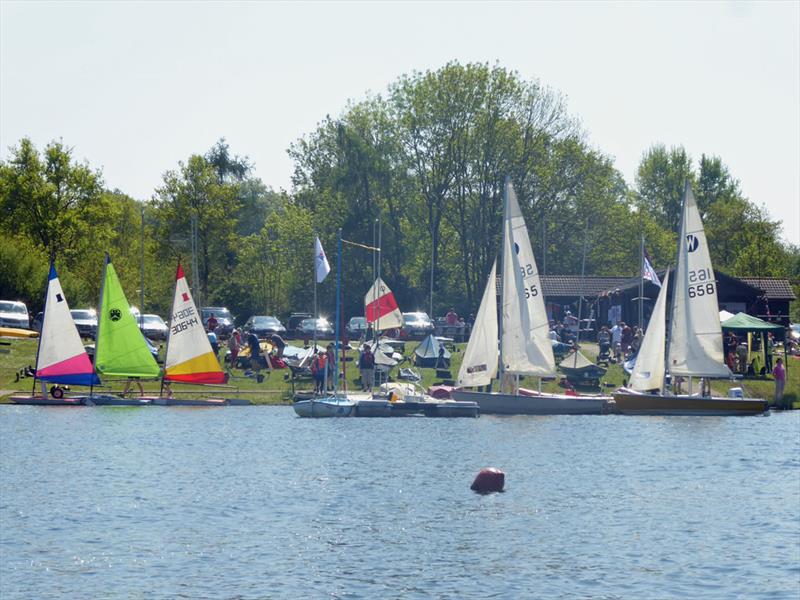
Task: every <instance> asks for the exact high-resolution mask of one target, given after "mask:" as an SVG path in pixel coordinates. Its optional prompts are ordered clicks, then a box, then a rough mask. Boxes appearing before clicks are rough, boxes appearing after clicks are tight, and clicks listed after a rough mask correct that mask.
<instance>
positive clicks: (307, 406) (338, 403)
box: [292, 398, 355, 418]
mask: <svg viewBox="0 0 800 600" xmlns="http://www.w3.org/2000/svg"><path fill="white" fill-rule="evenodd" d="M292 406H293V407H294V412H295V413H296V414H297V416H298V417H314V418H326V417H349V416H351V415H352V414H353V412H354V408H355V402H352V401H350V400H347V399H345V398H311V399H308V400H298V401H296V402H295V403H294V404H293V405H292Z"/></svg>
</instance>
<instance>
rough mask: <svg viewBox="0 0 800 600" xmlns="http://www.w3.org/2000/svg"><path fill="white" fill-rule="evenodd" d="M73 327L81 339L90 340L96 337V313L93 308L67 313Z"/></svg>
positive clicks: (78, 309)
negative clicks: (73, 324)
mask: <svg viewBox="0 0 800 600" xmlns="http://www.w3.org/2000/svg"><path fill="white" fill-rule="evenodd" d="M69 313H70V314H71V315H72V320H73V321H75V327H77V328H78V333H79V334H80V335H81V337H82V338H92V339H94V338H95V337H96V336H97V311H96V310H95V309H93V308H77V309H73V310H71V311H69Z"/></svg>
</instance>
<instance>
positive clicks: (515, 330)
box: [452, 178, 611, 415]
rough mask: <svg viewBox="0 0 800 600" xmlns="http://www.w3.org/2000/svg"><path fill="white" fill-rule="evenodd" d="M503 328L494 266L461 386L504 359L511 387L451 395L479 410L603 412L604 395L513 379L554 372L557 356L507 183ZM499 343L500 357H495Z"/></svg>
mask: <svg viewBox="0 0 800 600" xmlns="http://www.w3.org/2000/svg"><path fill="white" fill-rule="evenodd" d="M501 280H502V281H501V290H502V291H501V294H502V301H501V305H502V327H499V326H498V323H497V308H496V300H495V267H494V266H493V267H492V272H491V273H490V276H489V280H488V281H487V283H486V288H485V290H484V293H483V298H482V300H481V306H480V308H479V309H478V316H477V317H476V321H475V325H474V327H473V332H472V335H471V336H470V340H469V343H468V344H467V349H466V351H465V353H464V360H463V361H462V363H461V368H460V370H459V373H458V385H459V386H460V387H462V388H463V387H475V386H488V385H491V383H492V380H493V379H494V377H495V375H496V374H497V372H498V358H499V359H500V360H501V361H502V362H501V363H500V364H501V365H502V369H501V377H500V380H501V383H504V384H505V387H506V388H508V387H509V384H511V387H513V388H514V389H513V390H512V391H511V392H508V391H500V392H479V391H470V390H465V389H458V390H454V391H453V393H452V395H453V398H455V399H456V400H460V401H474V402H477V403H478V404H479V405H480V410H481V412H482V413H495V414H510V415H520V414H527V415H565V414H603V413H604V412H605V411H606V406H607V402H608V401H609V400H610V399H611V398H610V397H605V396H572V395H568V394H546V393H542V392H541V391H539V392H526V393H524V394H520V393H519V392H520V390H519V389H518V386H517V385H516V383H513V382H512V381H511V378H518V377H519V376H535V377H539V378H540V382H541V378H542V377H549V376H554V375H555V374H556V365H555V357H554V356H553V347H552V343H551V340H550V338H549V335H548V333H549V322H548V319H547V312H546V310H545V306H544V299H543V297H542V286H541V282H540V280H539V272H538V270H537V268H536V261H535V259H534V256H533V250H532V249H531V242H530V238H529V237H528V229H527V227H526V225H525V219H524V218H523V216H522V211H521V210H520V208H519V203H518V202H517V197H516V194H515V193H514V187H513V185H512V184H511V181H510V179H509V178H506V182H505V194H504V207H503V244H502V262H501ZM498 342H499V356H498Z"/></svg>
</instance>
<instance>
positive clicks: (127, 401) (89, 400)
mask: <svg viewBox="0 0 800 600" xmlns="http://www.w3.org/2000/svg"><path fill="white" fill-rule="evenodd" d="M80 398H81V400H82V401H83V403H84V404H85V405H86V406H147V405H149V404H151V399H150V398H120V397H119V396H113V395H111V394H92V395H91V396H81V397H80Z"/></svg>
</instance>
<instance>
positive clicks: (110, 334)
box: [84, 254, 161, 406]
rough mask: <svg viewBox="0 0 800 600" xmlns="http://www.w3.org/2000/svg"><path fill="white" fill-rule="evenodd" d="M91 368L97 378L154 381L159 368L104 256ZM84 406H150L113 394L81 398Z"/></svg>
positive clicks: (109, 261) (146, 402)
mask: <svg viewBox="0 0 800 600" xmlns="http://www.w3.org/2000/svg"><path fill="white" fill-rule="evenodd" d="M94 369H95V372H96V373H97V374H98V375H108V376H112V377H130V378H135V379H139V378H147V379H150V378H152V379H155V378H157V377H158V376H159V375H160V374H161V369H160V368H159V366H158V363H156V361H155V359H154V358H153V356H152V354H150V349H149V348H148V347H147V343H146V342H145V340H144V334H142V332H141V330H140V329H139V325H138V324H137V322H136V317H134V315H133V313H132V312H131V307H130V304H128V300H127V298H125V292H123V290H122V284H120V281H119V278H118V277H117V272H116V270H115V269H114V265H113V264H112V263H111V258H110V257H109V256H108V254H106V260H105V264H104V266H103V283H102V287H101V292H100V308H99V309H98V323H97V336H96V343H95V350H94ZM84 402H85V403H86V404H95V405H103V406H106V405H113V406H138V405H141V404H149V403H150V400H149V399H148V398H121V397H119V396H115V395H112V394H95V393H90V394H89V395H88V396H84Z"/></svg>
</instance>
